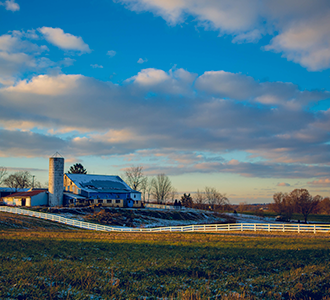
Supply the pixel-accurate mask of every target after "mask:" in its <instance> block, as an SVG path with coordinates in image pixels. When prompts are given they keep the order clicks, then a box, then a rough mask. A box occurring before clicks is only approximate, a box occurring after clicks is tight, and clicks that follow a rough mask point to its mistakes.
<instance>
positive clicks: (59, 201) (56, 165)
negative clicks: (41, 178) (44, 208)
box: [48, 153, 64, 206]
mask: <svg viewBox="0 0 330 300" xmlns="http://www.w3.org/2000/svg"><path fill="white" fill-rule="evenodd" d="M63 173H64V158H63V157H59V155H58V153H56V154H55V155H54V156H53V157H50V158H49V184H48V192H49V198H48V199H49V200H48V204H49V206H62V205H63V189H64V188H63Z"/></svg>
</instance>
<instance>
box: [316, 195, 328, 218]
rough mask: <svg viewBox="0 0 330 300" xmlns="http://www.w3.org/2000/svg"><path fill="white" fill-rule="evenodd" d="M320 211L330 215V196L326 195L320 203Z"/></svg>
mask: <svg viewBox="0 0 330 300" xmlns="http://www.w3.org/2000/svg"><path fill="white" fill-rule="evenodd" d="M319 206H320V211H321V213H323V214H327V215H330V198H329V197H325V198H324V199H323V200H322V201H321V202H320V204H319Z"/></svg>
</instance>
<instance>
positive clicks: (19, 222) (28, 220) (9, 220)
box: [0, 212, 76, 231]
mask: <svg viewBox="0 0 330 300" xmlns="http://www.w3.org/2000/svg"><path fill="white" fill-rule="evenodd" d="M10 229H16V230H17V229H27V230H33V231H38V230H41V231H53V230H68V229H71V230H72V229H74V230H75V229H76V228H74V227H71V226H67V225H63V224H59V223H56V222H51V221H47V220H43V219H37V218H34V217H28V216H21V215H16V214H11V213H5V212H0V230H10Z"/></svg>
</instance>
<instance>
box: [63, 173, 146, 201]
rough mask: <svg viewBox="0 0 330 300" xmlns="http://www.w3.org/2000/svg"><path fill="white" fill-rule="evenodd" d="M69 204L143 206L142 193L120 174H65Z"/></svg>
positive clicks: (66, 194)
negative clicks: (135, 189) (130, 185)
mask: <svg viewBox="0 0 330 300" xmlns="http://www.w3.org/2000/svg"><path fill="white" fill-rule="evenodd" d="M64 200H65V202H66V203H67V204H75V203H82V202H86V201H88V202H89V203H91V204H92V203H94V204H100V205H102V206H110V207H141V205H142V204H141V193H140V192H137V191H134V190H132V189H131V188H130V187H129V186H128V185H127V184H126V183H125V182H124V181H123V180H122V179H121V178H120V177H119V176H110V175H89V174H64Z"/></svg>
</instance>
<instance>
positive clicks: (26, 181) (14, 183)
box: [0, 167, 43, 191]
mask: <svg viewBox="0 0 330 300" xmlns="http://www.w3.org/2000/svg"><path fill="white" fill-rule="evenodd" d="M34 177H35V176H33V175H32V174H31V173H30V172H29V171H18V172H15V173H12V174H8V172H7V169H6V168H5V167H0V185H2V184H4V185H5V186H7V187H9V188H12V189H14V190H15V191H17V190H18V189H29V188H42V187H43V186H42V184H41V183H40V182H39V181H37V180H35V178H34Z"/></svg>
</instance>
